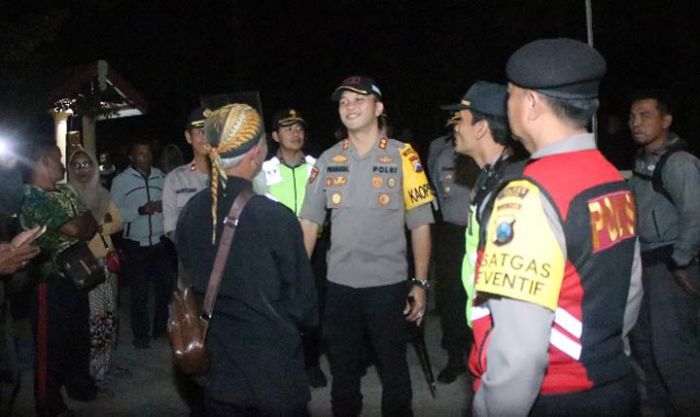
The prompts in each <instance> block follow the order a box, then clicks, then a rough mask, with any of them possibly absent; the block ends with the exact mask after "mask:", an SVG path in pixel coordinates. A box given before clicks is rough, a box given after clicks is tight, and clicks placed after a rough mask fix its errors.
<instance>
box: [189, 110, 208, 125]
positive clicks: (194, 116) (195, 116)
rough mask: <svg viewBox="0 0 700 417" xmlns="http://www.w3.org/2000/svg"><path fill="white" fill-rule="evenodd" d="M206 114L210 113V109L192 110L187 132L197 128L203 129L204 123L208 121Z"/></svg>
mask: <svg viewBox="0 0 700 417" xmlns="http://www.w3.org/2000/svg"><path fill="white" fill-rule="evenodd" d="M205 113H209V109H207V108H206V107H204V106H199V107H197V108H196V109H194V110H192V113H190V117H188V118H187V127H186V129H187V130H190V129H194V128H196V127H199V128H203V127H204V121H205V120H206V119H207V116H206V115H205Z"/></svg>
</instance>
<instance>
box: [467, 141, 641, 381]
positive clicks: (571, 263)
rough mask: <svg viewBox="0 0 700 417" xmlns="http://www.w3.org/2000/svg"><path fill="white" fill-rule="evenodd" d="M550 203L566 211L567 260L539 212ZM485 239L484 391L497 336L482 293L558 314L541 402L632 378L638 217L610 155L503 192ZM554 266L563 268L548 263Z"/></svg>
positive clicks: (542, 169)
mask: <svg viewBox="0 0 700 417" xmlns="http://www.w3.org/2000/svg"><path fill="white" fill-rule="evenodd" d="M581 173H585V175H582V174H581ZM528 198H529V200H528ZM541 199H546V200H548V201H549V202H550V203H551V204H552V206H553V208H554V209H555V211H556V215H557V217H558V220H559V223H560V224H561V227H562V231H563V233H564V240H565V245H566V257H565V258H564V257H563V255H564V254H563V251H562V250H561V248H560V246H559V245H558V244H557V243H556V242H557V240H556V237H555V235H554V234H553V232H552V229H551V226H550V224H551V223H549V220H548V217H547V215H544V211H543V210H541V209H539V211H538V210H532V207H534V208H535V209H537V208H538V207H542V205H541V201H542V200H541ZM528 210H530V211H528ZM533 213H535V214H536V215H533ZM518 216H522V217H518ZM482 229H486V230H482V238H481V244H480V249H479V254H478V261H477V266H476V277H477V278H476V279H477V284H476V289H477V291H478V292H479V298H477V302H476V303H475V305H474V307H473V308H472V311H471V319H472V321H473V330H474V338H475V343H474V348H473V349H472V352H471V355H470V359H469V365H470V369H471V370H472V372H473V373H474V374H475V375H476V376H477V379H476V380H475V386H474V388H475V390H477V389H478V386H479V382H480V376H481V375H482V374H483V373H485V372H486V368H487V361H486V358H487V351H488V346H489V334H490V331H491V329H492V326H493V322H492V320H491V315H490V311H489V309H488V303H487V302H480V301H482V300H481V298H480V296H481V295H482V292H483V295H487V296H488V295H496V296H504V297H508V298H512V299H519V300H523V301H527V302H531V303H534V304H540V305H542V306H543V307H545V308H548V309H550V310H552V311H554V324H553V326H552V329H551V335H550V339H549V348H548V356H549V361H548V367H547V370H546V372H545V374H544V380H543V382H542V386H541V390H540V393H541V394H561V393H570V392H577V391H582V390H586V389H590V388H591V387H593V386H596V385H600V384H605V383H608V382H612V381H615V380H618V379H620V378H622V377H624V376H626V375H629V373H630V372H631V368H630V365H629V361H628V359H627V357H626V355H625V353H624V348H623V339H622V329H623V321H624V313H625V308H626V303H627V295H628V291H629V285H630V277H631V274H632V264H633V259H634V253H635V252H634V248H635V242H636V211H635V204H634V198H633V196H632V193H631V191H630V190H629V188H628V186H627V184H626V183H625V182H624V180H623V179H622V178H621V176H620V174H619V173H618V172H617V170H615V168H614V167H613V166H612V165H611V164H610V163H608V162H607V161H606V160H605V159H604V158H603V156H602V155H601V154H600V152H598V151H597V150H585V151H578V152H570V153H562V154H555V155H550V156H546V157H543V158H541V159H538V160H534V161H530V163H529V164H528V165H527V166H526V168H525V171H524V173H523V177H522V178H521V179H518V180H516V181H511V182H509V183H508V184H506V185H505V186H504V187H502V188H501V189H500V191H499V192H498V194H497V197H496V201H495V203H494V209H493V211H492V212H491V215H490V217H489V219H488V227H487V228H482ZM543 242H544V243H543ZM552 242H554V243H552ZM548 245H549V246H548ZM554 252H556V254H560V255H556V254H555V255H552V253H554ZM557 256H559V259H556V258H557ZM551 259H555V261H554V262H551V263H547V262H549V260H551ZM540 289H541V291H539V292H538V290H540ZM497 325H498V324H497Z"/></svg>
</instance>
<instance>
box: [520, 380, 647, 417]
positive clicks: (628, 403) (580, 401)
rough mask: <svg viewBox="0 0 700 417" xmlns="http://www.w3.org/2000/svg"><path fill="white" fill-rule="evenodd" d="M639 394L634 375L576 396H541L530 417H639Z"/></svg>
mask: <svg viewBox="0 0 700 417" xmlns="http://www.w3.org/2000/svg"><path fill="white" fill-rule="evenodd" d="M638 415H639V394H638V393H637V383H636V381H635V378H634V376H633V375H630V376H628V377H627V378H625V379H622V380H620V381H615V382H611V383H609V384H605V385H601V386H598V387H594V388H593V389H590V390H587V391H583V392H575V393H572V394H556V395H540V396H539V397H537V400H535V404H534V405H533V407H532V410H531V411H530V414H529V417H636V416H638Z"/></svg>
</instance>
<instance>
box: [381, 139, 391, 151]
mask: <svg viewBox="0 0 700 417" xmlns="http://www.w3.org/2000/svg"><path fill="white" fill-rule="evenodd" d="M388 144H389V140H387V138H381V139H379V149H382V150H384V149H386V147H387V145H388Z"/></svg>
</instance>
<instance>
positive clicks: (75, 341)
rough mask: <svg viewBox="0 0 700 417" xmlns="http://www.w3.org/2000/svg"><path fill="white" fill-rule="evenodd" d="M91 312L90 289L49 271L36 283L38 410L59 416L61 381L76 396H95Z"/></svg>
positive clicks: (34, 320) (34, 319)
mask: <svg viewBox="0 0 700 417" xmlns="http://www.w3.org/2000/svg"><path fill="white" fill-rule="evenodd" d="M89 317H90V307H89V305H88V297H87V293H86V292H83V291H80V290H78V289H77V288H75V287H74V286H73V284H72V283H71V282H70V281H69V280H68V279H67V278H60V277H51V278H49V279H48V280H47V282H46V283H39V284H38V285H37V286H36V289H35V292H34V297H33V303H32V320H31V322H32V331H33V335H34V346H35V358H36V366H35V367H34V398H35V401H36V409H37V415H39V416H55V415H57V414H59V413H61V412H63V411H64V410H65V409H66V405H65V402H64V401H63V396H62V395H61V387H62V386H65V387H66V391H67V392H68V396H70V397H71V398H74V399H76V400H80V401H90V400H93V399H94V398H95V395H96V394H97V388H96V387H95V383H94V381H93V379H92V377H91V376H90V369H89V358H90V327H89Z"/></svg>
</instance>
